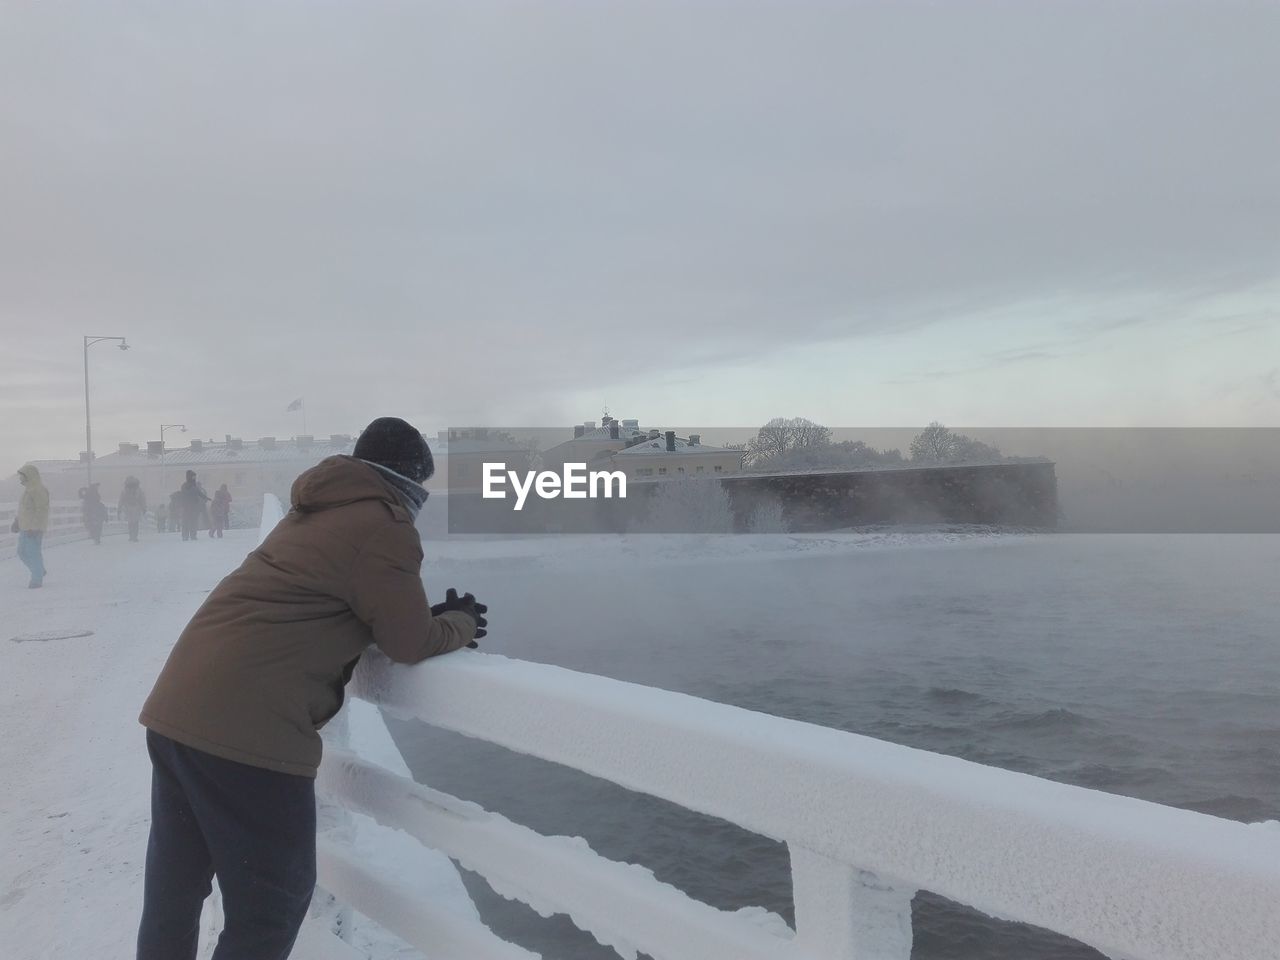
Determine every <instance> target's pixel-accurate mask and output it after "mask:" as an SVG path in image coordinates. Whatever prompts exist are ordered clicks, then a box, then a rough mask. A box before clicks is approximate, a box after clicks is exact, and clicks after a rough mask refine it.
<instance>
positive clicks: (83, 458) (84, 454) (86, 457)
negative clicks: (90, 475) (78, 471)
mask: <svg viewBox="0 0 1280 960" xmlns="http://www.w3.org/2000/svg"><path fill="white" fill-rule="evenodd" d="M96 459H97V457H95V456H94V455H93V451H92V450H81V451H80V462H81V463H87V462H88V461H90V460H96Z"/></svg>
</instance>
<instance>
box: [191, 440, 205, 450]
mask: <svg viewBox="0 0 1280 960" xmlns="http://www.w3.org/2000/svg"><path fill="white" fill-rule="evenodd" d="M191 449H192V450H194V451H195V452H196V453H199V452H200V451H201V450H203V449H204V441H203V440H192V441H191Z"/></svg>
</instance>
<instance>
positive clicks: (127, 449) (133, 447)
mask: <svg viewBox="0 0 1280 960" xmlns="http://www.w3.org/2000/svg"><path fill="white" fill-rule="evenodd" d="M137 452H138V445H137V444H136V443H122V444H120V454H121V455H122V456H126V457H127V456H132V455H133V454H136V453H137Z"/></svg>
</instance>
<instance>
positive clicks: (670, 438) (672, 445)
mask: <svg viewBox="0 0 1280 960" xmlns="http://www.w3.org/2000/svg"><path fill="white" fill-rule="evenodd" d="M675 449H676V432H675V431H674V430H668V431H667V452H668V453H674V452H675Z"/></svg>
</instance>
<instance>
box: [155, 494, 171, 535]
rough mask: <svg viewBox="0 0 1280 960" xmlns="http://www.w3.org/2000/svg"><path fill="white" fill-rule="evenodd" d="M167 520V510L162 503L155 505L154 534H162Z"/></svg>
mask: <svg viewBox="0 0 1280 960" xmlns="http://www.w3.org/2000/svg"><path fill="white" fill-rule="evenodd" d="M168 519H169V508H168V507H166V506H165V505H164V502H163V501H161V502H160V503H157V504H156V533H164V525H165V522H166V521H167V520H168Z"/></svg>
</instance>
